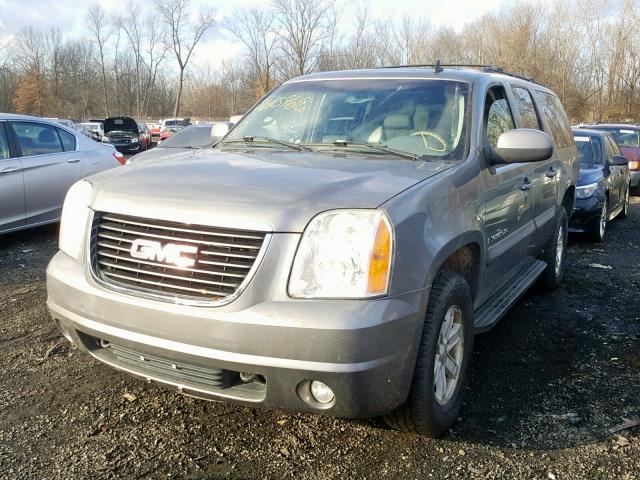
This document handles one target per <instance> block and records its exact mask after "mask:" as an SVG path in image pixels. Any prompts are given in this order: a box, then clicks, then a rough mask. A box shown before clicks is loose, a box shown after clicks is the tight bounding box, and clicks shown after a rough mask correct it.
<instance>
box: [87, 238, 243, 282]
mask: <svg viewBox="0 0 640 480" xmlns="http://www.w3.org/2000/svg"><path fill="white" fill-rule="evenodd" d="M98 246H99V247H100V246H103V245H100V242H98ZM104 248H105V249H108V248H110V247H104ZM111 250H116V248H111ZM117 250H122V249H121V248H118V249H117ZM98 253H99V254H100V255H102V256H103V257H109V258H113V259H115V260H120V261H121V262H129V263H141V264H143V265H149V266H150V267H160V268H165V267H166V266H167V265H166V264H164V263H158V262H150V261H148V260H140V259H139V258H133V257H131V258H130V257H123V256H121V255H115V254H113V253H111V251H107V250H103V249H100V250H98ZM198 263H201V262H198ZM104 265H107V266H108V267H115V268H120V267H121V265H114V264H107V263H104ZM217 265H221V266H223V267H226V266H227V265H225V264H223V263H218V264H217ZM122 268H123V269H124V270H127V268H125V267H122ZM243 268H245V269H249V268H250V267H243ZM171 269H172V270H179V271H182V272H193V273H201V274H203V275H211V276H215V275H217V276H219V277H234V278H244V277H246V276H247V275H246V273H245V274H239V273H230V272H219V271H216V270H201V269H199V268H191V267H176V266H173V265H172V266H171ZM132 271H135V272H141V270H139V269H136V270H132ZM144 273H146V274H149V275H154V272H147V271H144ZM160 276H162V277H169V278H177V277H173V276H172V275H166V274H160ZM180 278H182V277H180ZM185 280H189V281H193V282H198V281H200V280H197V279H196V280H193V279H192V278H185ZM205 283H209V282H208V281H207V282H205ZM224 285H225V286H228V285H226V284H224ZM233 287H234V288H235V287H236V285H233Z"/></svg>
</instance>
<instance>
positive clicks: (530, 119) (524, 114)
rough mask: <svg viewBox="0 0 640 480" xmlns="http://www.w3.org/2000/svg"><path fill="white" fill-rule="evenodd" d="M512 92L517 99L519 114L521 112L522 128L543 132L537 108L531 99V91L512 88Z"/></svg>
mask: <svg viewBox="0 0 640 480" xmlns="http://www.w3.org/2000/svg"><path fill="white" fill-rule="evenodd" d="M511 91H512V92H513V95H514V97H515V98H516V105H517V107H518V112H520V117H521V118H522V126H523V127H524V128H535V129H536V130H542V128H540V121H539V120H538V114H537V113H536V107H535V106H534V104H533V98H531V94H530V93H529V91H528V90H525V89H524V88H521V87H512V89H511Z"/></svg>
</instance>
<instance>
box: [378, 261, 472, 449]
mask: <svg viewBox="0 0 640 480" xmlns="http://www.w3.org/2000/svg"><path fill="white" fill-rule="evenodd" d="M472 347H473V309H472V302H471V293H470V289H469V285H468V284H467V282H466V281H465V280H464V278H462V277H461V276H460V275H457V274H455V273H452V272H447V271H444V272H441V273H440V274H438V276H437V278H436V280H435V281H434V282H433V286H432V288H431V292H430V298H429V303H428V306H427V313H426V316H425V321H424V326H423V330H422V337H421V341H420V347H419V348H420V349H419V351H418V358H417V360H416V366H415V370H414V373H413V382H412V385H411V390H410V392H409V396H408V398H407V400H406V402H405V403H404V404H403V405H402V406H400V407H399V408H398V409H397V410H395V411H394V412H392V413H390V414H387V415H386V416H385V417H384V420H385V422H386V423H387V424H388V425H389V426H391V427H392V428H395V429H397V430H401V431H404V432H409V433H419V434H423V435H427V436H430V437H438V436H440V435H442V434H443V433H444V432H445V431H446V430H447V429H448V428H449V427H451V426H452V425H453V424H455V422H456V420H457V418H458V413H459V411H460V408H461V406H462V399H463V395H464V389H465V384H466V379H467V371H468V368H469V361H470V357H471V351H472Z"/></svg>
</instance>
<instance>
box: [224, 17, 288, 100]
mask: <svg viewBox="0 0 640 480" xmlns="http://www.w3.org/2000/svg"><path fill="white" fill-rule="evenodd" d="M275 23H276V18H275V14H274V12H273V10H272V9H269V8H262V7H258V6H253V7H248V8H244V9H240V10H238V11H237V12H236V14H235V15H234V16H233V20H232V21H231V22H230V23H229V24H227V29H228V30H229V31H230V32H231V33H232V34H233V35H234V36H235V37H236V38H237V39H238V40H240V42H242V44H243V45H244V47H245V49H246V55H247V58H248V60H249V62H250V64H251V66H252V69H253V75H254V76H255V79H256V83H257V85H256V87H257V88H256V97H258V98H259V97H261V96H263V95H264V94H265V93H267V92H268V91H269V90H271V88H272V87H273V84H274V80H275V79H274V77H275V72H274V67H275V64H276V61H277V56H276V52H277V45H278V41H279V37H278V35H277V34H276V32H275Z"/></svg>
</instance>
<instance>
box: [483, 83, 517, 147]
mask: <svg viewBox="0 0 640 480" xmlns="http://www.w3.org/2000/svg"><path fill="white" fill-rule="evenodd" d="M514 128H515V126H514V123H513V115H512V114H511V108H510V107H509V102H508V101H507V97H506V95H505V92H504V89H503V88H502V87H491V88H490V89H489V91H488V92H487V96H486V98H485V101H484V132H485V135H486V136H487V141H488V142H489V145H491V146H492V147H496V146H497V145H498V138H500V135H502V134H503V133H504V132H508V131H509V130H513V129H514Z"/></svg>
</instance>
